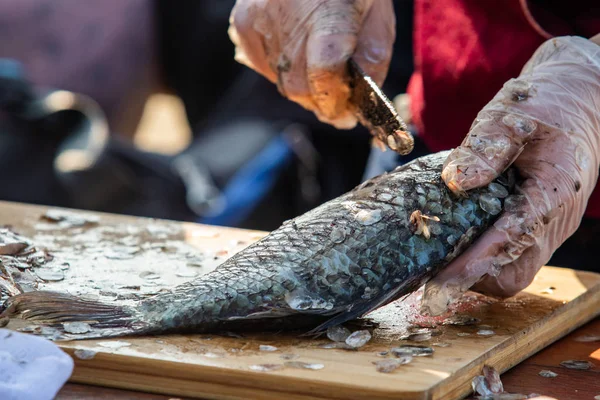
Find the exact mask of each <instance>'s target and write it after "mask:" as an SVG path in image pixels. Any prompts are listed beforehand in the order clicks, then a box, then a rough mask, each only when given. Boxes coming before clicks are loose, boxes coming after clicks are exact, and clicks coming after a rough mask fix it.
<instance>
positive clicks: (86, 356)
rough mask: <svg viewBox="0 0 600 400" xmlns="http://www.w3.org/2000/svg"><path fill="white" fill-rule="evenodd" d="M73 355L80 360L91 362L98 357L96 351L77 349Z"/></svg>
mask: <svg viewBox="0 0 600 400" xmlns="http://www.w3.org/2000/svg"><path fill="white" fill-rule="evenodd" d="M73 354H75V357H77V358H79V359H80V360H91V359H92V358H94V357H96V354H97V353H96V352H95V351H94V350H87V349H77V350H75V351H74V352H73Z"/></svg>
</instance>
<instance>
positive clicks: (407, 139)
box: [348, 58, 415, 155]
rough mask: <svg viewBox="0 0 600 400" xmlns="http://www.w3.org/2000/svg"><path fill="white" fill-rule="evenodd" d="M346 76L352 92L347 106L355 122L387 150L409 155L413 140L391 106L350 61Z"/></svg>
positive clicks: (383, 95) (368, 78)
mask: <svg viewBox="0 0 600 400" xmlns="http://www.w3.org/2000/svg"><path fill="white" fill-rule="evenodd" d="M348 73H349V76H350V89H351V90H352V92H351V95H350V103H351V104H352V105H353V106H354V108H355V114H356V117H357V118H358V121H359V122H360V123H361V124H362V125H363V126H364V127H365V128H367V129H368V130H369V131H370V132H371V134H372V135H373V136H375V137H376V138H377V139H379V141H381V142H382V143H384V144H385V145H387V147H389V148H390V149H391V150H393V151H395V152H396V153H398V154H401V155H406V154H409V153H410V152H411V151H412V150H413V147H414V143H415V142H414V138H413V137H412V135H411V134H410V132H409V131H408V127H407V126H406V123H405V122H404V121H403V120H402V118H400V116H399V115H398V113H397V112H396V109H395V108H394V105H393V104H392V102H391V101H390V100H389V99H388V98H387V97H386V95H385V94H384V93H383V92H382V91H381V89H380V88H379V87H378V86H377V84H376V83H375V82H374V81H373V79H371V77H370V76H368V75H367V74H366V73H365V72H364V71H363V70H362V68H360V66H359V65H358V64H357V63H356V62H355V61H354V60H353V59H352V58H351V59H350V60H348Z"/></svg>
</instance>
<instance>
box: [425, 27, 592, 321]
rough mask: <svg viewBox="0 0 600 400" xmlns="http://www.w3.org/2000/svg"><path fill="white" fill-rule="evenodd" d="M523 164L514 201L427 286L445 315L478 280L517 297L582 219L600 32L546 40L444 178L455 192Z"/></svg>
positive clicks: (483, 115)
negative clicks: (509, 167) (449, 307)
mask: <svg viewBox="0 0 600 400" xmlns="http://www.w3.org/2000/svg"><path fill="white" fill-rule="evenodd" d="M511 164H513V165H514V166H515V167H516V168H517V169H518V172H519V175H520V176H521V177H522V178H524V181H523V182H522V184H521V185H520V186H519V187H518V188H517V194H516V195H513V196H511V197H509V198H507V199H506V203H505V210H504V212H503V213H502V215H501V216H500V218H499V219H498V221H497V222H496V223H495V224H494V226H493V227H492V228H490V229H488V230H487V231H486V232H485V233H484V234H483V235H482V236H481V237H480V239H479V240H478V241H476V243H475V244H474V245H473V246H472V247H471V248H469V249H468V250H467V251H465V253H463V254H462V255H461V256H460V257H458V258H457V259H456V260H455V261H453V262H452V263H451V264H450V265H449V266H448V267H447V268H446V269H444V270H443V271H442V272H441V273H440V274H438V275H437V276H436V277H435V278H434V279H433V280H432V281H430V282H429V283H428V284H427V285H426V290H425V295H424V302H423V307H422V308H423V312H425V313H429V314H430V315H439V314H441V313H443V312H444V311H445V310H446V306H447V304H449V303H450V302H451V301H452V300H454V299H456V298H457V297H458V296H460V294H461V293H463V292H464V291H466V290H468V289H469V288H472V289H473V290H476V291H479V292H481V293H484V294H488V295H492V296H497V297H509V296H512V295H515V294H516V293H518V292H519V291H521V290H522V289H524V288H526V287H527V286H528V285H529V284H530V283H531V281H532V280H533V278H534V276H535V275H536V274H537V272H538V271H539V269H540V268H541V266H542V265H544V264H545V263H546V262H548V261H549V260H550V257H551V256H552V254H553V252H554V251H555V250H556V249H557V248H558V247H559V246H560V245H561V244H562V243H563V242H564V241H565V240H566V239H567V238H568V237H569V236H571V235H572V234H573V233H574V232H575V231H576V230H577V228H578V226H579V224H580V222H581V219H582V217H583V214H584V212H585V209H586V206H587V202H588V199H589V197H590V195H591V193H592V191H593V189H594V187H595V185H596V181H597V179H598V169H599V167H600V35H597V36H595V37H594V38H592V39H591V40H587V39H584V38H581V37H559V38H555V39H551V40H549V41H547V42H545V43H544V44H543V45H542V46H540V48H539V49H538V50H537V51H536V52H535V53H534V55H533V57H532V58H531V59H530V60H529V62H528V63H527V64H526V65H525V66H524V68H523V70H522V72H521V75H520V76H519V77H518V78H517V79H511V80H510V81H508V82H507V83H506V84H505V85H504V87H503V88H502V89H501V90H500V91H499V92H498V93H497V95H496V96H495V97H494V99H492V101H491V102H489V103H488V104H487V105H486V106H485V107H484V108H483V110H481V112H480V113H479V114H478V116H477V119H476V120H475V121H474V123H473V125H472V127H471V130H470V132H469V134H468V135H467V137H466V138H465V139H464V141H463V142H462V144H461V146H460V147H458V148H456V149H454V150H453V151H452V152H451V153H450V155H449V157H448V159H447V160H446V162H445V164H444V169H443V172H442V178H443V179H444V181H445V182H446V184H447V185H448V187H449V188H450V189H452V190H453V191H455V192H463V191H468V190H469V189H473V188H476V187H480V186H483V185H486V184H488V183H489V182H490V181H492V180H493V179H494V178H496V177H497V176H498V175H499V173H501V172H502V171H503V170H504V169H505V168H507V167H508V166H509V165H511Z"/></svg>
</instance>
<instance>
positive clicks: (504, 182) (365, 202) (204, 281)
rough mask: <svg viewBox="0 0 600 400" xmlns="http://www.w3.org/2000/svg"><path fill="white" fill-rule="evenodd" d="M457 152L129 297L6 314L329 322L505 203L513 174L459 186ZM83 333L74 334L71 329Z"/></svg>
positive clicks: (370, 300) (204, 322) (133, 327)
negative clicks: (447, 178) (454, 177)
mask: <svg viewBox="0 0 600 400" xmlns="http://www.w3.org/2000/svg"><path fill="white" fill-rule="evenodd" d="M447 155H448V152H441V153H436V154H432V155H428V156H425V157H421V158H418V159H416V160H414V161H412V162H410V163H408V164H406V165H403V166H400V167H398V168H397V169H396V170H394V171H393V172H390V173H386V174H383V175H380V176H378V177H375V178H372V179H370V180H368V181H366V182H364V183H362V184H361V185H359V186H358V187H356V188H355V189H353V190H352V191H350V192H348V193H346V194H344V195H342V196H340V197H338V198H336V199H333V200H331V201H329V202H327V203H324V204H322V205H321V206H319V207H317V208H315V209H313V210H311V211H309V212H307V213H305V214H303V215H301V216H299V217H297V218H294V219H293V220H290V221H286V222H284V223H283V225H282V226H281V227H279V228H278V229H276V230H274V231H273V232H271V233H270V234H269V235H267V236H266V237H264V238H263V239H261V240H260V241H258V242H256V243H254V244H252V245H250V246H248V247H247V248H245V249H244V250H242V251H240V252H239V253H237V254H235V255H234V256H232V257H231V258H229V259H228V260H227V261H225V262H224V263H223V264H221V265H220V266H219V267H217V268H216V269H215V270H214V271H212V272H210V273H208V274H206V275H203V276H201V277H199V278H196V279H194V280H191V281H190V282H187V283H185V284H182V285H180V286H177V287H175V288H173V289H172V290H171V291H169V292H166V293H161V294H158V295H155V296H153V297H150V298H148V299H144V300H140V301H139V302H138V303H137V304H136V305H135V306H131V307H121V306H114V305H110V304H103V303H99V302H96V301H88V300H83V299H79V298H76V297H73V296H70V295H66V294H58V293H53V292H44V291H39V292H29V293H24V294H21V295H17V296H14V297H12V298H10V299H9V300H8V301H7V302H6V303H5V305H4V311H3V313H2V316H10V317H13V318H15V317H18V318H24V319H29V320H32V321H38V322H40V323H42V324H57V323H61V322H73V321H84V322H88V323H89V324H90V326H91V327H92V328H93V329H92V330H91V332H90V333H88V334H86V335H80V336H76V337H75V338H77V337H82V338H84V337H85V338H89V337H95V336H102V337H106V336H122V335H130V334H160V333H167V332H171V333H172V332H199V333H200V332H213V331H222V330H225V331H231V330H235V329H247V328H248V327H250V326H254V327H256V326H258V327H261V328H263V327H264V328H266V327H267V326H278V327H279V328H280V329H287V328H290V327H291V328H293V329H297V328H300V327H306V328H310V329H312V332H319V331H322V330H324V329H326V328H328V327H330V326H335V325H338V324H341V323H344V322H346V321H349V320H352V319H355V318H358V317H361V316H363V315H365V314H367V313H369V312H371V311H373V310H375V309H377V308H379V307H381V306H383V305H385V304H388V303H389V302H391V301H394V300H396V299H399V298H401V297H402V296H405V295H408V294H410V293H411V292H413V291H414V290H416V289H418V288H419V287H420V286H421V285H422V284H424V283H425V282H426V281H427V280H428V279H430V278H431V277H433V276H434V275H435V274H436V273H437V272H439V271H440V270H441V269H442V268H443V267H444V266H446V265H447V264H448V263H449V262H450V261H452V260H453V259H454V258H455V257H456V256H458V255H459V254H460V253H461V252H462V251H463V250H464V249H465V248H466V247H468V246H469V245H470V244H471V243H472V242H473V241H474V240H475V239H476V238H477V237H478V235H479V234H480V233H481V232H483V231H484V230H485V229H486V228H487V227H489V226H490V225H491V224H492V223H493V222H494V221H495V220H496V218H497V217H498V214H499V213H500V212H501V209H502V206H503V202H504V198H505V197H506V196H507V195H508V193H509V192H510V191H511V190H512V186H513V183H512V182H511V181H512V179H509V177H508V175H506V174H505V175H503V176H501V177H500V178H499V179H498V180H497V181H496V182H494V183H493V184H491V185H490V186H488V187H485V188H481V189H476V190H473V191H470V192H469V193H468V196H458V195H455V194H453V193H452V192H451V191H450V190H448V188H447V187H446V185H445V184H444V182H443V181H442V179H441V169H442V165H443V162H444V160H445V159H446V157H447ZM71 339H72V338H71Z"/></svg>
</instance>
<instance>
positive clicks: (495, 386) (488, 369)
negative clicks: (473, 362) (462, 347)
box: [483, 365, 504, 393]
mask: <svg viewBox="0 0 600 400" xmlns="http://www.w3.org/2000/svg"><path fill="white" fill-rule="evenodd" d="M483 376H485V380H486V381H487V384H488V386H489V388H490V390H491V391H492V393H502V392H504V385H503V384H502V380H501V379H500V373H499V372H498V370H497V369H496V368H494V367H492V366H489V365H484V366H483Z"/></svg>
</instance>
